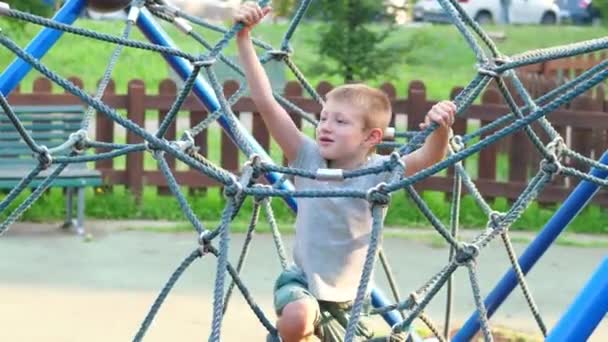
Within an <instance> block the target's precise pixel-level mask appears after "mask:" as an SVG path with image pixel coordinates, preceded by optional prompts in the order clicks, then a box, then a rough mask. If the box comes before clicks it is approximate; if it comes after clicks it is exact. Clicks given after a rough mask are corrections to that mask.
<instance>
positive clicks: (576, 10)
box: [557, 0, 602, 25]
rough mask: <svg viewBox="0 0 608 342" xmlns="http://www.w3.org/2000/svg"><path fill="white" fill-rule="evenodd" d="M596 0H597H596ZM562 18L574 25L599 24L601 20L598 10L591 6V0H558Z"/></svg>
mask: <svg viewBox="0 0 608 342" xmlns="http://www.w3.org/2000/svg"><path fill="white" fill-rule="evenodd" d="M596 1H597V0H596ZM557 4H558V6H559V7H560V9H561V10H562V19H565V20H570V21H572V23H573V24H576V25H599V24H600V23H601V21H602V18H601V16H600V11H599V10H598V9H597V7H595V6H593V3H592V0H558V2H557Z"/></svg>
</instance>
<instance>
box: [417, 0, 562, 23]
mask: <svg viewBox="0 0 608 342" xmlns="http://www.w3.org/2000/svg"><path fill="white" fill-rule="evenodd" d="M507 1H510V3H511V4H510V6H509V17H508V18H509V22H510V23H512V24H544V25H551V24H556V23H558V22H559V20H560V10H559V7H558V6H557V5H556V4H555V3H554V0H507ZM501 2H502V0H458V3H459V4H460V6H462V8H463V9H464V11H465V12H466V13H467V14H468V15H469V16H471V18H473V19H474V20H475V21H477V22H478V23H479V24H481V25H486V24H492V23H497V24H498V23H505V21H506V18H505V15H504V12H503V9H502V5H501ZM413 14H414V20H415V21H434V22H449V21H450V18H449V17H448V15H447V14H446V13H445V11H444V10H443V8H442V7H441V5H439V2H438V1H437V0H419V1H418V2H417V3H416V5H415V6H414V11H413Z"/></svg>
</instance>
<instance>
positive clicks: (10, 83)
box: [0, 0, 86, 96]
mask: <svg viewBox="0 0 608 342" xmlns="http://www.w3.org/2000/svg"><path fill="white" fill-rule="evenodd" d="M85 6H86V1H85V0H68V1H66V3H65V4H64V5H63V6H62V7H61V9H60V10H59V11H58V12H57V13H56V14H55V16H54V17H53V20H55V21H57V22H60V23H63V24H72V23H73V22H74V21H76V19H77V18H78V16H79V15H80V13H81V12H82V10H83V9H84V8H85ZM62 34H63V31H60V30H55V29H50V28H43V29H42V30H41V31H40V32H39V33H38V34H37V35H36V37H34V39H32V41H31V42H30V43H29V44H28V46H27V47H26V48H25V51H27V52H28V53H30V54H31V55H32V56H34V57H36V58H37V59H41V58H42V57H43V56H44V55H45V54H46V53H47V52H48V51H49V49H50V48H51V47H52V46H53V45H55V43H56V42H57V40H58V39H59V37H61V35H62ZM31 69H32V66H31V65H29V64H28V63H26V62H25V61H23V60H22V59H20V58H15V59H14V60H13V62H12V63H11V64H10V65H9V66H8V67H7V68H6V69H5V70H4V71H3V72H2V74H0V92H1V93H2V94H3V95H4V96H8V94H9V93H10V92H11V91H13V89H15V87H16V86H17V85H18V84H19V82H21V80H23V78H24V77H25V75H27V73H28V72H29V71H30V70H31Z"/></svg>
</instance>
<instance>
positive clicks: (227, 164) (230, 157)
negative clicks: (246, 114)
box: [221, 83, 240, 172]
mask: <svg viewBox="0 0 608 342" xmlns="http://www.w3.org/2000/svg"><path fill="white" fill-rule="evenodd" d="M223 90H224V94H226V95H225V96H226V98H228V97H229V96H230V94H232V93H234V92H235V91H236V89H234V84H231V83H227V84H225V85H224V89H223ZM229 92H230V93H229ZM234 115H235V116H236V118H238V117H239V113H238V112H235V113H234ZM221 143H222V146H221V151H222V155H221V166H222V167H223V168H225V169H226V170H228V171H230V172H238V170H239V169H240V167H239V149H238V148H237V147H236V144H235V143H234V142H233V141H232V139H231V138H230V136H229V135H228V133H226V131H225V130H223V129H222V138H221Z"/></svg>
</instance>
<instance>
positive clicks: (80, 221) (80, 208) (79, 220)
mask: <svg viewBox="0 0 608 342" xmlns="http://www.w3.org/2000/svg"><path fill="white" fill-rule="evenodd" d="M76 210H77V212H76V215H77V216H76V233H78V235H83V234H84V188H83V187H80V188H78V204H77V208H76Z"/></svg>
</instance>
